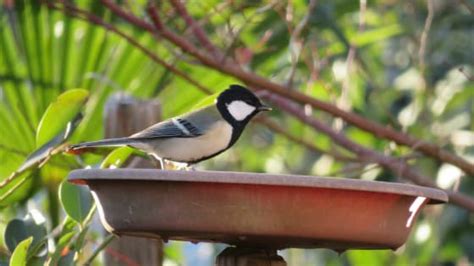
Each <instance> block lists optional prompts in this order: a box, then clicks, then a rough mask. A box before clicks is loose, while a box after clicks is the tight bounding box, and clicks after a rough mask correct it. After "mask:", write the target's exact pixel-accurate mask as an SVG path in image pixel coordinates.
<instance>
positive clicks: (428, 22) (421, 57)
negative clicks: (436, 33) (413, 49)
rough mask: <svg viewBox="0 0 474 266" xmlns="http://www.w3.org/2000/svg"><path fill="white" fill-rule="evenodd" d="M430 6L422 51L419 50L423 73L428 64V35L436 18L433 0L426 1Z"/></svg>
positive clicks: (423, 33) (421, 43) (421, 41)
mask: <svg viewBox="0 0 474 266" xmlns="http://www.w3.org/2000/svg"><path fill="white" fill-rule="evenodd" d="M426 1H427V5H428V16H427V17H426V20H425V27H424V28H423V32H422V33H421V39H420V49H419V50H418V61H419V64H420V69H421V73H422V74H424V73H425V69H426V64H425V54H426V44H427V40H428V33H429V32H430V28H431V23H432V22H433V18H434V6H433V5H434V3H433V0H426Z"/></svg>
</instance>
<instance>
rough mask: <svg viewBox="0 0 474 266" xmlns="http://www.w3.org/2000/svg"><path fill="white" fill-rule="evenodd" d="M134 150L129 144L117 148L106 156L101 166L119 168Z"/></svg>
mask: <svg viewBox="0 0 474 266" xmlns="http://www.w3.org/2000/svg"><path fill="white" fill-rule="evenodd" d="M133 152H134V150H133V149H132V148H130V147H127V146H125V147H120V148H117V149H115V150H113V151H112V152H111V153H109V155H107V157H105V159H104V160H103V161H102V164H101V165H100V168H118V167H120V166H121V165H123V164H124V163H125V161H127V159H128V157H130V155H132V153H133Z"/></svg>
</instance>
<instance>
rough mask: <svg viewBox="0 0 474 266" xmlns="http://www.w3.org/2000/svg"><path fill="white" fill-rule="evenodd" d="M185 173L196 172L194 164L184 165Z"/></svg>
mask: <svg viewBox="0 0 474 266" xmlns="http://www.w3.org/2000/svg"><path fill="white" fill-rule="evenodd" d="M185 169H186V170H187V171H191V172H194V171H197V170H196V167H194V164H190V163H188V164H186V168H185Z"/></svg>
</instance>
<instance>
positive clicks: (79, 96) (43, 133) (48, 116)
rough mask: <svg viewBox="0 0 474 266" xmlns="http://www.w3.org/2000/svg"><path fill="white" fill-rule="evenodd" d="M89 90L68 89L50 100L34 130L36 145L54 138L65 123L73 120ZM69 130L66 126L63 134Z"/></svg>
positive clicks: (38, 145)
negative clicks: (52, 100) (53, 99)
mask: <svg viewBox="0 0 474 266" xmlns="http://www.w3.org/2000/svg"><path fill="white" fill-rule="evenodd" d="M88 96H89V92H88V91H87V90H83V89H73V90H68V91H66V92H64V93H63V94H61V95H60V96H59V97H58V98H57V99H56V101H54V102H52V103H51V104H50V105H49V106H48V109H46V111H45V113H44V115H43V117H42V118H41V121H40V123H39V126H38V131H37V132H36V146H37V147H41V146H42V145H44V144H46V143H48V142H49V141H51V140H52V139H54V138H56V137H57V135H58V133H60V132H61V131H62V130H63V129H64V128H65V127H66V126H67V124H68V123H69V122H70V121H72V120H74V117H76V116H77V114H78V113H79V111H80V110H81V108H82V106H83V105H84V103H85V101H86V100H87V98H88ZM68 132H69V131H68V129H67V128H66V132H65V134H67V133H68Z"/></svg>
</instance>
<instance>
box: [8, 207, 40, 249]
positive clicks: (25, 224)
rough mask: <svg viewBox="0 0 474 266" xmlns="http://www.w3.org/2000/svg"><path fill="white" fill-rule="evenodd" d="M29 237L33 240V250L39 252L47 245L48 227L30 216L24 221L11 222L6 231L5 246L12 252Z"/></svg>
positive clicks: (15, 220)
mask: <svg viewBox="0 0 474 266" xmlns="http://www.w3.org/2000/svg"><path fill="white" fill-rule="evenodd" d="M29 237H32V238H33V242H32V243H31V249H32V250H38V249H39V247H40V246H42V245H43V244H44V243H45V237H46V227H45V226H44V224H42V223H39V222H37V221H35V219H33V218H32V217H31V216H30V215H28V216H27V217H26V218H25V219H23V220H21V219H13V220H11V221H10V222H9V223H8V225H7V227H6V229H5V244H6V246H7V247H8V249H9V250H10V251H12V252H13V250H15V248H16V247H17V245H18V244H19V243H20V242H22V241H23V240H25V239H27V238H29Z"/></svg>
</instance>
